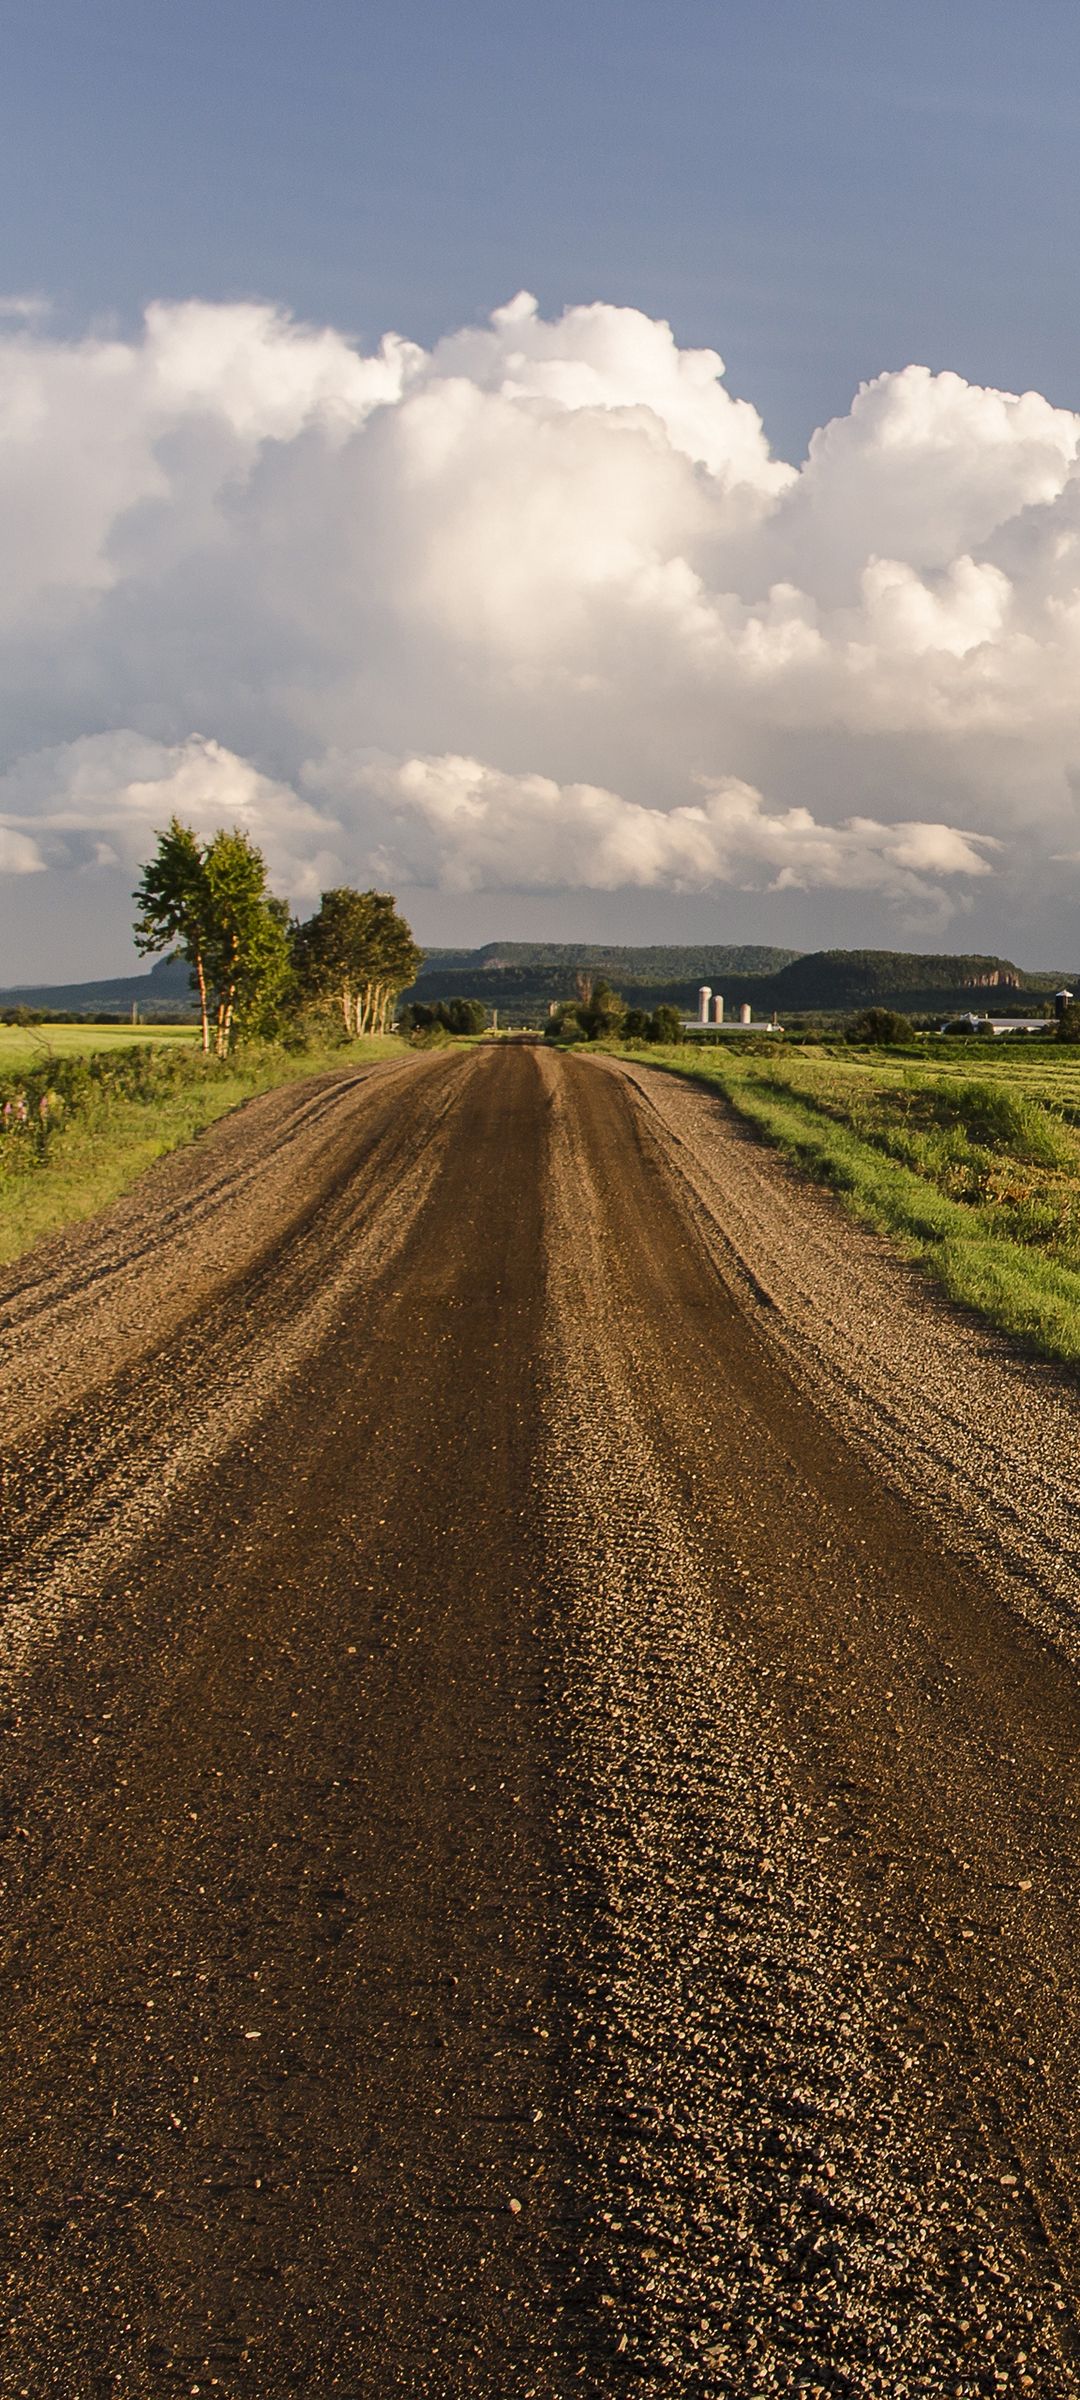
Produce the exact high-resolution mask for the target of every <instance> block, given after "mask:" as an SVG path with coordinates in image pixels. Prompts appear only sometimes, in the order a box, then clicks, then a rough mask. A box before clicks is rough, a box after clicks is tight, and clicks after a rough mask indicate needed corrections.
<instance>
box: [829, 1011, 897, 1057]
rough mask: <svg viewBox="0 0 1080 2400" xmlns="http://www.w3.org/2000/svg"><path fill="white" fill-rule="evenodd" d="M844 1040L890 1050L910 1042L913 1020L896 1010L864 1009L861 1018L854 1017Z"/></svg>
mask: <svg viewBox="0 0 1080 2400" xmlns="http://www.w3.org/2000/svg"><path fill="white" fill-rule="evenodd" d="M844 1038H845V1040H846V1041H849V1042H864V1043H866V1044H868V1045H869V1046H870V1048H872V1049H875V1050H880V1049H886V1050H888V1049H891V1048H892V1047H893V1045H894V1043H896V1042H910V1040H911V1018H910V1017H902V1016H901V1015H900V1012H899V1010H898V1009H895V1008H864V1009H863V1011H862V1014H861V1016H858V1017H853V1019H852V1021H851V1024H850V1025H849V1026H848V1028H847V1032H846V1034H845V1037H844Z"/></svg>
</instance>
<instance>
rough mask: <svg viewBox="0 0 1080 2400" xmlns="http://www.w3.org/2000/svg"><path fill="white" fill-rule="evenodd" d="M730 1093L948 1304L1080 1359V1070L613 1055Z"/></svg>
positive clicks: (873, 1059) (982, 1063) (860, 1056)
mask: <svg viewBox="0 0 1080 2400" xmlns="http://www.w3.org/2000/svg"><path fill="white" fill-rule="evenodd" d="M619 1055H621V1056H623V1057H633V1058H637V1059H642V1060H644V1061H646V1062H647V1063H648V1064H650V1065H657V1066H661V1067H663V1068H664V1069H665V1070H666V1071H668V1072H669V1073H675V1074H678V1075H682V1076H685V1077H687V1078H688V1079H689V1080H690V1081H693V1082H701V1083H704V1084H706V1085H709V1086H711V1087H712V1088H713V1089H714V1090H717V1091H720V1092H722V1093H723V1095H724V1097H725V1098H726V1099H727V1100H729V1101H730V1102H731V1104H732V1106H733V1107H734V1108H736V1109H737V1110H738V1112H739V1114H740V1115H741V1116H743V1117H746V1118H748V1119H749V1120H750V1122H751V1123H752V1124H754V1125H756V1126H757V1127H758V1130H759V1131H760V1132H761V1133H762V1134H763V1135H764V1136H765V1138H766V1139H767V1140H768V1141H770V1142H774V1143H775V1144H776V1146H777V1147H778V1148H779V1149H780V1150H783V1151H784V1152H785V1153H786V1154H787V1156H788V1157H789V1158H791V1159H793V1160H794V1161H795V1162H796V1164H797V1165H798V1166H800V1167H801V1168H803V1169H804V1171H805V1172H806V1173H807V1174H809V1175H811V1176H813V1177H814V1179H815V1181H817V1182H818V1183H822V1184H827V1185H828V1186H829V1187H830V1189H831V1190H833V1191H835V1192H836V1193H837V1194H838V1195H839V1197H840V1199H841V1200H842V1201H843V1203H844V1205H845V1207H846V1208H848V1209H849V1210H850V1211H851V1214H852V1215H853V1216H855V1217H858V1218H859V1219H860V1220H861V1221H862V1222H863V1223H864V1224H867V1225H871V1226H873V1227H874V1229H875V1230H876V1231H877V1232H880V1233H886V1234H888V1235H890V1236H891V1237H892V1238H893V1240H895V1241H896V1242H897V1243H898V1245H899V1246H900V1248H901V1249H902V1250H903V1252H904V1254H905V1255H906V1256H907V1257H908V1258H911V1259H913V1260H915V1261H916V1262H917V1263H918V1265H919V1266H920V1267H921V1268H922V1269H923V1270H924V1271H925V1272H926V1273H928V1274H930V1275H931V1276H933V1277H934V1278H935V1279H936V1281H937V1282H939V1283H940V1284H942V1285H943V1286H944V1288H945V1290H946V1291H947V1292H948V1293H949V1295H950V1297H951V1298H952V1299H954V1300H957V1301H960V1302H961V1303H962V1304H963V1305H964V1306H965V1307H968V1308H972V1309H975V1310H977V1311H978V1312H979V1314H980V1315H981V1316H983V1317H985V1318H987V1319H988V1320H989V1322H990V1323H991V1324H993V1325H996V1326H999V1327H1000V1328H1001V1329H1002V1331H1003V1332H1006V1333H1008V1334H1010V1335H1012V1336H1013V1338H1014V1339H1016V1340H1018V1341H1020V1342H1022V1343H1024V1344H1025V1345H1026V1346H1028V1347H1029V1348H1031V1349H1034V1350H1036V1351H1038V1352H1039V1353H1040V1354H1041V1355H1042V1356H1043V1357H1047V1358H1054V1359H1060V1360H1064V1361H1066V1362H1068V1363H1069V1364H1074V1363H1075V1362H1077V1361H1080V1060H1077V1061H1075V1062H1074V1061H1073V1059H1072V1058H1071V1057H1070V1056H1069V1055H1068V1053H1064V1052H1063V1051H1062V1050H1060V1049H1059V1050H1058V1051H1057V1054H1056V1056H1055V1055H1054V1053H1053V1049H1052V1047H1051V1046H1050V1045H1046V1047H1045V1048H1042V1047H1040V1049H1039V1051H1038V1052H1033V1051H1028V1052H1023V1053H1017V1054H1014V1055H1011V1056H1009V1057H1007V1058H1005V1059H1003V1058H1002V1056H1001V1053H1000V1050H995V1051H994V1052H993V1053H986V1054H984V1053H979V1052H977V1051H976V1050H975V1049H974V1048H973V1047H972V1046H971V1045H965V1046H964V1048H963V1050H962V1052H961V1053H960V1054H959V1055H950V1054H948V1053H945V1052H943V1053H942V1055H941V1056H940V1057H938V1058H935V1059H934V1060H933V1062H932V1063H931V1062H930V1061H926V1062H925V1063H924V1061H923V1060H922V1059H920V1060H919V1062H918V1063H917V1064H916V1063H913V1062H912V1060H910V1059H906V1058H902V1059H899V1060H895V1061H894V1060H893V1059H891V1058H889V1057H888V1056H887V1055H886V1054H883V1053H855V1054H852V1053H851V1052H847V1053H844V1052H842V1051H836V1052H826V1053H824V1054H823V1053H822V1052H821V1051H820V1050H815V1051H813V1052H810V1051H799V1050H798V1049H796V1048H794V1047H793V1048H792V1049H791V1050H785V1051H784V1052H782V1053H779V1054H773V1055H769V1056H766V1055H762V1054H759V1055H756V1056H755V1055H752V1054H747V1053H746V1052H742V1053H737V1052H734V1051H717V1050H711V1051H709V1052H708V1053H707V1054H704V1055H703V1054H701V1053H698V1054H697V1055H696V1056H690V1057H687V1056H686V1054H685V1053H684V1052H681V1051H680V1050H678V1049H672V1050H654V1049H651V1048H650V1049H649V1050H648V1051H641V1050H626V1049H624V1050H622V1051H621V1052H620V1053H619Z"/></svg>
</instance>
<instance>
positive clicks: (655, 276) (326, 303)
mask: <svg viewBox="0 0 1080 2400" xmlns="http://www.w3.org/2000/svg"><path fill="white" fill-rule="evenodd" d="M0 22H2V24H3V27H4V50H5V53H6V59H5V71H4V75H3V78H2V83H0V204H2V218H3V222H4V225H5V227H6V235H5V245H4V255H5V261H6V264H5V279H6V281H7V282H8V284H9V285H10V286H11V287H12V288H17V289H32V288H40V289H42V290H44V291H47V292H48V293H50V294H52V295H54V296H55V297H56V299H57V300H58V302H59V303H60V305H61V310H62V321H67V322H70V323H71V324H73V325H79V324H82V323H83V322H84V321H85V319H86V318H87V317H88V316H90V315H93V316H104V317H108V316H113V315H115V316H118V317H119V319H120V321H121V322H124V321H130V320H131V318H132V317H133V316H134V315H135V314H137V312H138V311H139V309H140V308H141V307H142V305H143V304H144V302H145V301H147V300H149V299H152V298H156V297H160V296H163V295H164V296H171V297H186V296H188V295H189V294H191V293H198V294H200V295H201V296H202V297H204V298H233V297H236V296H238V295H242V294H248V293H258V294H261V295H264V296H266V297H269V298H272V299H275V300H283V301H285V302H286V303H287V304H288V305H290V306H291V307H292V308H294V309H296V310H297V311H298V312H299V313H300V314H302V315H310V316H314V317H316V318H319V319H322V318H326V319H329V320H330V321H332V322H333V323H335V324H338V325H341V326H345V327H348V328H350V329H351V330H353V331H354V332H356V333H357V334H359V335H361V336H362V337H367V338H373V337H376V336H378V335H380V334H381V333H382V332H383V331H385V329H386V328H387V327H388V326H393V327H395V328H397V329H399V330H400V331H402V332H405V333H408V334H410V335H412V336H414V337H415V338H416V339H418V340H420V341H423V342H429V341H430V340H431V339H433V338H434V337H435V336H436V335H437V334H438V333H440V332H444V331H446V330H447V329H448V328H450V327H452V326H456V325H459V324H461V323H463V322H465V321H467V320H469V319H471V318H473V317H475V316H477V315H483V314H485V313H486V312H487V310H488V309H489V308H491V307H493V306H495V305H496V303H497V302H498V301H499V300H502V299H506V298H508V297H509V296H510V294H511V293H512V292H514V291H516V290H517V289H518V288H519V287H520V286H521V285H522V284H525V285H527V286H528V288H529V289H530V290H533V291H535V292H536V293H537V295H538V297H539V299H540V301H541V304H542V306H543V308H544V311H545V313H547V314H550V313H553V312H557V311H558V310H559V309H560V308H561V307H562V306H564V305H565V304H566V303H567V302H568V301H577V300H591V299H595V298H598V297H602V298H604V299H607V300H612V301H623V302H627V303H629V304H632V305H633V306H635V307H638V308H643V309H645V310H647V311H648V312H649V313H650V314H653V315H659V316H667V317H669V318H670V320H671V321H672V323H673V326H674V329H675V332H676V335H677V337H678V339H679V340H680V341H681V342H683V343H691V344H698V343H708V344H711V345H714V346H716V347H717V348H719V349H720V350H721V351H722V352H723V354H724V356H725V358H726V360H727V363H728V370H729V383H730V385H731V388H732V389H734V390H736V391H745V392H747V393H748V394H750V395H751V396H752V397H753V398H754V400H755V402H756V404H757V406H758V407H759V408H760V409H761V411H762V413H763V415H764V418H765V422H766V425H767V427H768V430H769V432H770V435H771V437H772V439H773V441H774V442H775V443H776V445H777V446H778V447H779V448H780V449H781V450H782V451H784V452H785V454H787V455H790V456H795V457H797V456H799V455H800V454H801V449H802V447H803V445H804V444H805V441H806V439H807V437H808V436H809V434H810V432H811V431H812V429H813V427H814V426H815V425H817V424H819V423H821V422H822V421H823V419H824V418H826V417H828V416H830V415H832V414H834V413H836V412H837V411H840V410H843V409H845V408H846V407H847V405H848V403H849V401H850V398H851V394H852V392H853V390H854V389H855V386H856V385H857V383H858V382H859V381H860V380H861V379H862V378H863V377H865V376H868V375H872V374H877V373H879V372H880V371H881V369H882V368H883V367H886V366H892V365H896V366H899V365H904V364H906V363H907V362H908V361H910V360H912V359H917V360H920V361H923V362H925V363H927V364H929V365H931V366H945V365H948V366H950V367H954V368H956V369H957V370H958V372H960V373H961V374H963V375H965V376H967V377H968V378H970V379H972V380H975V381H977V382H988V383H992V384H997V385H1003V386H1005V387H1007V388H1011V389H1013V390H1024V389H1026V388H1027V387H1028V386H1029V385H1034V386H1035V387H1036V388H1037V389H1039V390H1040V391H1043V392H1045V393H1046V394H1047V395H1048V396H1049V397H1050V398H1052V399H1055V400H1058V401H1060V402H1063V403H1064V404H1066V405H1072V404H1073V403H1074V402H1075V400H1076V398H1077V397H1078V396H1080V310H1078V308H1077V296H1078V293H1077V286H1078V266H1077V260H1078V256H1080V176H1078V174H1077V171H1076V169H1077V155H1078V149H1080V11H1078V10H1077V9H1076V8H1075V7H1072V6H1070V5H1068V0H1051V4H1049V5H1048V4H1047V0H1041V4H1040V0H1035V4H1034V5H1029V6H1028V7H1026V8H1025V9H1023V10H1021V9H1019V8H1017V7H1016V6H1015V5H1008V6H1002V5H999V4H998V0H952V5H950V6H949V7H948V8H943V7H942V6H941V5H940V0H930V4H928V0H907V4H905V5H903V6H901V5H892V4H890V5H881V4H880V0H879V4H878V5H874V0H871V4H870V5H867V4H866V0H861V4H860V0H753V4H752V5H751V4H750V0H747V5H723V4H720V5H717V4H715V0H713V4H709V0H663V4H662V5H661V0H590V4H589V6H588V7H585V8H583V7H582V6H581V5H580V0H569V4H568V0H545V4H544V5H543V6H539V5H536V6H522V5H520V4H518V5H515V0H483V4H480V0H393V4H392V5H391V4H390V0H387V4H386V5H384V6H368V5H363V4H362V0H303V5H301V4H300V0H182V4H181V0H149V4H148V0H91V4H90V5H88V4H87V0H4V6H3V9H2V12H0Z"/></svg>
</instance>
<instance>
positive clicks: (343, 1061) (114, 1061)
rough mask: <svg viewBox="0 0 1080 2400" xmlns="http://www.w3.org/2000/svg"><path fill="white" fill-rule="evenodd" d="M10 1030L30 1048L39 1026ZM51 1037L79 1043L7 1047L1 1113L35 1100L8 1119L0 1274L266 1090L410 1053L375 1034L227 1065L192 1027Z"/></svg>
mask: <svg viewBox="0 0 1080 2400" xmlns="http://www.w3.org/2000/svg"><path fill="white" fill-rule="evenodd" d="M0 1030H2V1031H3V1032H5V1033H6V1032H11V1033H12V1034H14V1035H16V1036H18V1037H19V1040H20V1042H21V1041H22V1039H23V1036H24V1033H25V1032H26V1030H29V1031H31V1032H34V1033H36V1032H37V1031H38V1030H39V1029H38V1028H36V1027H33V1028H29V1029H25V1028H23V1027H21V1026H13V1027H4V1028H2V1029H0ZM41 1030H42V1031H47V1032H48V1033H49V1034H50V1035H53V1034H58V1035H61V1036H63V1035H65V1034H69V1035H72V1036H74V1037H76V1038H75V1039H73V1040H72V1041H71V1042H70V1043H69V1044H68V1046H67V1047H66V1048H62V1047H61V1044H60V1042H57V1043H56V1044H55V1046H54V1047H53V1048H52V1049H51V1050H50V1051H46V1052H44V1053H43V1052H42V1051H41V1050H40V1049H37V1048H35V1049H34V1050H33V1052H32V1053H31V1054H30V1055H29V1056H28V1055H27V1051H26V1049H25V1048H21V1049H20V1048H15V1047H14V1045H13V1055H12V1054H9V1053H5V1051H4V1050H3V1049H2V1048H0V1110H2V1109H3V1105H4V1103H5V1102H7V1103H10V1104H11V1110H12V1112H13V1111H14V1109H15V1107H17V1106H18V1105H19V1104H20V1101H21V1102H23V1103H25V1119H24V1121H20V1120H19V1119H18V1118H17V1117H15V1116H14V1114H13V1113H12V1114H11V1115H9V1116H8V1117H5V1116H4V1115H3V1114H0V1265H2V1264H5V1263H7V1262H8V1261H9V1260H11V1259H13V1258H17V1257H19V1256H20V1255H21V1253H22V1252H23V1251H24V1250H27V1249H29V1248H30V1247H31V1246H32V1244H33V1243H34V1242H36V1241H40V1240H42V1239H43V1238H44V1236H45V1235H47V1234H50V1233H56V1232H58V1231H59V1230H60V1229H61V1228H62V1227H64V1226H65V1225H70V1224H73V1223H75V1222H76V1221H77V1219H79V1218H80V1217H86V1216H90V1215H92V1214H93V1212H94V1211H95V1210H96V1209H99V1208H104V1207H105V1206H106V1204H107V1203H108V1202H109V1201H110V1200H115V1199H116V1198H117V1197H118V1195H119V1194H120V1193H121V1192H123V1191H126V1190H127V1189H128V1186H129V1185H130V1184H132V1183H134V1182H135V1180H136V1178H137V1177H138V1176H139V1175H141V1174H143V1173H144V1171H145V1169H146V1168H147V1167H149V1166H152V1165H153V1163H154V1161H155V1159H158V1158H161V1157H163V1156H164V1155H165V1153H166V1152H167V1151H169V1150H175V1149H177V1148H178V1147H179V1146H180V1144H181V1143H183V1142H188V1141H191V1140H193V1139H194V1138H195V1136H196V1135H197V1134H200V1133H203V1132H205V1130H206V1128H207V1127H208V1126H209V1125H212V1124H214V1123H215V1121H216V1119H217V1118H218V1117H221V1116H225V1115H226V1114H227V1113H228V1111H229V1110H230V1109H232V1108H238V1107H239V1106H240V1105H241V1103H242V1102H243V1101H245V1100H250V1099H252V1098H253V1097H254V1096H255V1094H256V1093H258V1092H265V1091H269V1090H271V1089H272V1088H273V1087H274V1086H275V1085H276V1084H280V1083H286V1082H290V1081H292V1080H293V1078H295V1077H296V1076H301V1075H314V1074H318V1073H319V1072H320V1071H322V1070H324V1069H326V1068H335V1067H337V1068H340V1067H349V1066H351V1065H355V1064H356V1063H357V1062H358V1061H360V1060H362V1059H364V1060H366V1059H371V1058H382V1057H396V1056H400V1054H401V1043H400V1041H399V1040H396V1039H394V1038H393V1037H391V1036H373V1037H368V1038H366V1039H364V1040H361V1041H358V1042H351V1043H347V1044H344V1045H343V1044H339V1043H336V1042H328V1043H326V1045H325V1046H322V1045H320V1044H313V1045H311V1046H310V1047H308V1048H305V1049H298V1050H285V1049H282V1048H280V1047H279V1046H278V1045H277V1044H275V1043H260V1042H254V1043H250V1044H245V1045H244V1046H243V1047H242V1048H241V1049H240V1050H238V1051H237V1052H236V1053H235V1055H234V1056H233V1057H231V1058H229V1059H227V1060H224V1061H219V1060H217V1059H214V1058H204V1057H203V1056H202V1053H201V1051H200V1050H199V1048H198V1047H197V1045H196V1043H195V1042H193V1040H192V1037H191V1035H190V1034H189V1032H188V1031H187V1028H186V1027H184V1028H179V1027H176V1028H174V1027H168V1026H166V1027H159V1028H154V1027H151V1026H144V1027H131V1026H100V1025H98V1026H86V1025H75V1026H49V1027H47V1028H41ZM103 1034H104V1035H105V1037H106V1039H105V1040H104V1042H103V1041H102V1039H101V1036H102V1035H103ZM110 1037H112V1038H110ZM80 1062H83V1063H82V1064H80ZM43 1097H44V1099H45V1102H46V1111H47V1114H46V1118H45V1121H44V1122H43V1121H42V1118H41V1114H40V1104H41V1100H42V1098H43Z"/></svg>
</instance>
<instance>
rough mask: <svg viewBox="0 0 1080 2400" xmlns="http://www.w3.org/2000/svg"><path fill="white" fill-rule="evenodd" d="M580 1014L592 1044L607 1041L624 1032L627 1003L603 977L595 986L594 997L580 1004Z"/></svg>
mask: <svg viewBox="0 0 1080 2400" xmlns="http://www.w3.org/2000/svg"><path fill="white" fill-rule="evenodd" d="M578 1014H579V1017H580V1019H581V1024H582V1026H583V1028H584V1031H585V1032H586V1033H587V1034H588V1037H589V1040H590V1042H602V1041H607V1040H610V1039H611V1038H612V1036H613V1035H615V1034H619V1033H621V1032H622V1029H623V1020H624V1018H625V1016H626V1002H625V1000H624V999H623V997H622V994H621V992H615V991H613V990H612V988H611V985H610V983H605V982H604V980H603V977H601V978H600V980H599V981H598V982H597V983H595V984H594V985H593V989H592V997H591V998H590V999H589V1000H588V1001H587V1002H585V1003H583V1004H579V1008H578Z"/></svg>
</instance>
